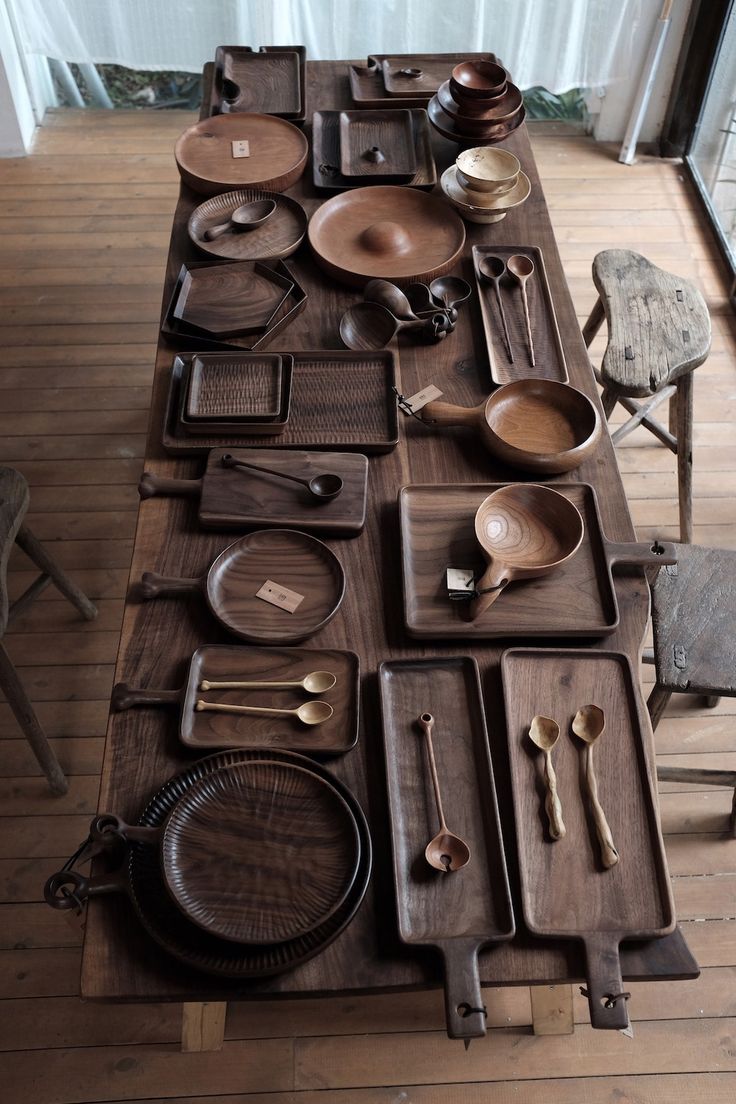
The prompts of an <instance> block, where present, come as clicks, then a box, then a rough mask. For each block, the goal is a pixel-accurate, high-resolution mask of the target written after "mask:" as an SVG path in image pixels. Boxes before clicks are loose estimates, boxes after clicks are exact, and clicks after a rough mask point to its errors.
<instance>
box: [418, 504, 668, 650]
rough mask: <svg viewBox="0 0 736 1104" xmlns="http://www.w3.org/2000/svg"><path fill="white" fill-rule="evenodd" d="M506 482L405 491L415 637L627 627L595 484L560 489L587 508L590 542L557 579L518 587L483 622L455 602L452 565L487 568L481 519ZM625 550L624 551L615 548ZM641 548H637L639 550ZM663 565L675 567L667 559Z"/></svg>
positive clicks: (602, 632) (591, 632) (587, 633)
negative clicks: (449, 583) (479, 536)
mask: <svg viewBox="0 0 736 1104" xmlns="http://www.w3.org/2000/svg"><path fill="white" fill-rule="evenodd" d="M502 486H506V484H503V483H450V484H426V485H424V484H415V485H411V486H408V487H402V488H401V491H400V492H399V523H400V528H401V561H402V568H403V577H404V622H405V624H406V629H407V632H409V633H410V635H411V636H415V637H429V638H436V637H441V638H449V637H465V638H468V639H471V638H475V639H486V640H493V639H496V638H504V637H519V636H523V637H558V636H579V637H599V636H607V635H609V634H610V633H612V632H614V631H615V629H616V628H617V626H618V622H619V611H618V602H617V600H616V588H615V587H614V584H613V578H612V575H611V568H610V566H609V563H608V560H607V558H606V545H607V541H606V538H605V537H604V535H603V533H602V530H601V521H600V516H599V513H598V503H597V501H596V495H595V491H594V490H593V488H592V487H591V486H590V485H589V484H588V483H554V484H553V486H554V489H555V490H556V491H559V492H560V493H561V494H564V495H565V496H566V497H567V498H569V499H570V501H571V502H573V503H574V504H575V506H577V508H578V509H579V510H580V512H581V514H582V517H583V522H584V524H585V536H584V537H583V542H582V544H581V546H580V548H579V549H578V551H577V552H576V553H575V555H574V556H573V557H572V559H570V560H569V561H568V562H567V563H565V564H563V565H562V566H561V567H560V568H559V569H558V570H556V571H555V572H553V573H552V574H551V575H546V576H544V577H543V578H541V579H528V580H525V581H523V582H518V583H512V584H511V585H510V586H509V587H508V588H507V590H506V591H505V592H504V593H503V594H502V595H501V597H500V598H499V599H498V600H497V601H496V602H495V603H494V604H493V606H491V608H490V609H489V610H488V611H487V612H486V613H485V614H483V615H482V616H480V617H479V618H478V619H477V620H475V621H470V620H468V619H467V605H468V604H467V603H466V602H458V601H452V600H451V599H450V598H449V597H448V594H447V587H446V584H445V579H446V574H445V573H446V569H447V568H448V567H458V568H468V569H472V570H473V571H474V572H475V577H476V578H478V577H479V575H480V573H481V571H482V570H483V568H484V566H485V560H484V558H483V554H482V552H481V550H480V545H479V544H478V542H477V540H476V538H475V524H474V523H475V513H476V510H477V509H478V507H479V506H480V504H481V502H482V501H483V499H484V498H486V496H487V495H489V494H491V493H492V492H493V491H495V490H498V488H499V487H502ZM612 547H615V548H618V546H612ZM633 547H637V546H633ZM663 562H668V559H667V558H666V557H663Z"/></svg>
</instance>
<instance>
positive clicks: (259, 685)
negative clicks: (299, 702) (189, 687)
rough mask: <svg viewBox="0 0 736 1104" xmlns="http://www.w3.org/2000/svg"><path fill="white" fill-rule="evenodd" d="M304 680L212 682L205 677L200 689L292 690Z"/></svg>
mask: <svg viewBox="0 0 736 1104" xmlns="http://www.w3.org/2000/svg"><path fill="white" fill-rule="evenodd" d="M302 685H303V683H302V682H210V681H209V679H203V680H202V682H200V684H199V689H200V690H266V689H271V690H290V689H292V688H294V687H299V686H302Z"/></svg>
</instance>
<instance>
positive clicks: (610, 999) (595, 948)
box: [584, 932, 629, 1031]
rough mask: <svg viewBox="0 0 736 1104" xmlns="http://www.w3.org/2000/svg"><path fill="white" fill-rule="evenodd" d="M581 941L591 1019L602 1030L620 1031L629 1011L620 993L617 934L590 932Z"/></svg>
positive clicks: (622, 986) (621, 991) (621, 987)
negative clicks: (583, 948)
mask: <svg viewBox="0 0 736 1104" xmlns="http://www.w3.org/2000/svg"><path fill="white" fill-rule="evenodd" d="M584 944H585V961H586V971H585V972H586V975H587V980H588V1008H589V1009H590V1022H591V1024H592V1026H593V1027H596V1028H602V1029H603V1030H608V1031H622V1030H623V1029H624V1028H625V1027H628V1026H629V1013H628V1011H627V1008H626V999H625V997H624V995H623V988H624V983H623V979H622V978H621V960H620V958H619V951H618V946H619V936H618V935H617V934H616V933H615V932H591V933H590V934H589V935H586V936H585V939H584ZM614 998H617V999H614Z"/></svg>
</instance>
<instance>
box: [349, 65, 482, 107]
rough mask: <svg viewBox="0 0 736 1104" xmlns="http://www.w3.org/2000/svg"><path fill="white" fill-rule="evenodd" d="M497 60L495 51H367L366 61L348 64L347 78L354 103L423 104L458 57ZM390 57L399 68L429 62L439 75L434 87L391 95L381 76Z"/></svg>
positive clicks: (411, 105) (390, 105) (424, 105)
mask: <svg viewBox="0 0 736 1104" xmlns="http://www.w3.org/2000/svg"><path fill="white" fill-rule="evenodd" d="M473 60H475V61H498V58H497V57H496V55H495V54H487V53H481V54H369V55H368V60H367V62H366V64H365V65H350V66H348V76H349V78H350V95H351V96H352V97H353V101H354V102H355V105H356V107H369V108H382V107H426V106H427V102H428V101H429V100H430V99H431V98H432V96H433V95H434V94H435V92H436V91H437V88H439V86H440V84H442V81H446V80H448V79H449V77H450V73H451V72H452V70H453V69H454V67H455V66H456V65H459V64H460V62H461V61H473ZM384 61H391V62H392V63H394V64H397V65H400V66H401V67H402V68H407V67H408V68H420V69H424V68H427V67H428V66H432V72H433V73H435V72H436V73H437V75H438V76H439V77H440V78H441V79H439V80H438V83H437V88H433V89H425V88H422V90H421V91H419V92H417V93H416V95H415V96H401V97H400V98H399V97H398V96H395V95H391V94H390V93H389V92H388V91H387V89H386V84H385V81H384V79H383V63H384Z"/></svg>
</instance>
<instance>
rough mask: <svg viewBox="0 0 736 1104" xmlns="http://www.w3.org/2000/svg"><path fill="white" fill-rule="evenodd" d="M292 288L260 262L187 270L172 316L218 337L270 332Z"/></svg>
mask: <svg viewBox="0 0 736 1104" xmlns="http://www.w3.org/2000/svg"><path fill="white" fill-rule="evenodd" d="M293 286H294V285H293V284H292V283H291V282H290V281H289V280H287V279H286V278H285V277H284V276H280V275H279V273H278V272H274V270H273V269H272V268H269V267H268V265H262V264H260V263H259V262H258V261H256V262H255V264H252V263H250V262H248V261H245V262H242V263H240V264H232V265H227V266H223V265H210V266H206V267H204V268H195V269H187V271H186V273H185V275H184V278H183V280H182V282H181V288H180V291H179V296H178V298H177V300H176V303H175V305H174V309H173V316H174V318H176V319H178V321H180V322H184V323H186V324H187V325H188V326H193V327H195V328H196V329H198V330H202V331H204V332H205V333H208V334H213V335H214V336H215V337H228V336H230V335H236V334H248V333H257V332H258V331H259V330H267V329H268V327H269V325H270V324H271V320H272V319H273V317H274V315H275V314H276V312H277V311H278V309H279V307H280V306H281V304H282V303H283V302H284V300H285V299H286V297H287V296H288V294H289V292H290V291H291V289H292V287H293Z"/></svg>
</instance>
